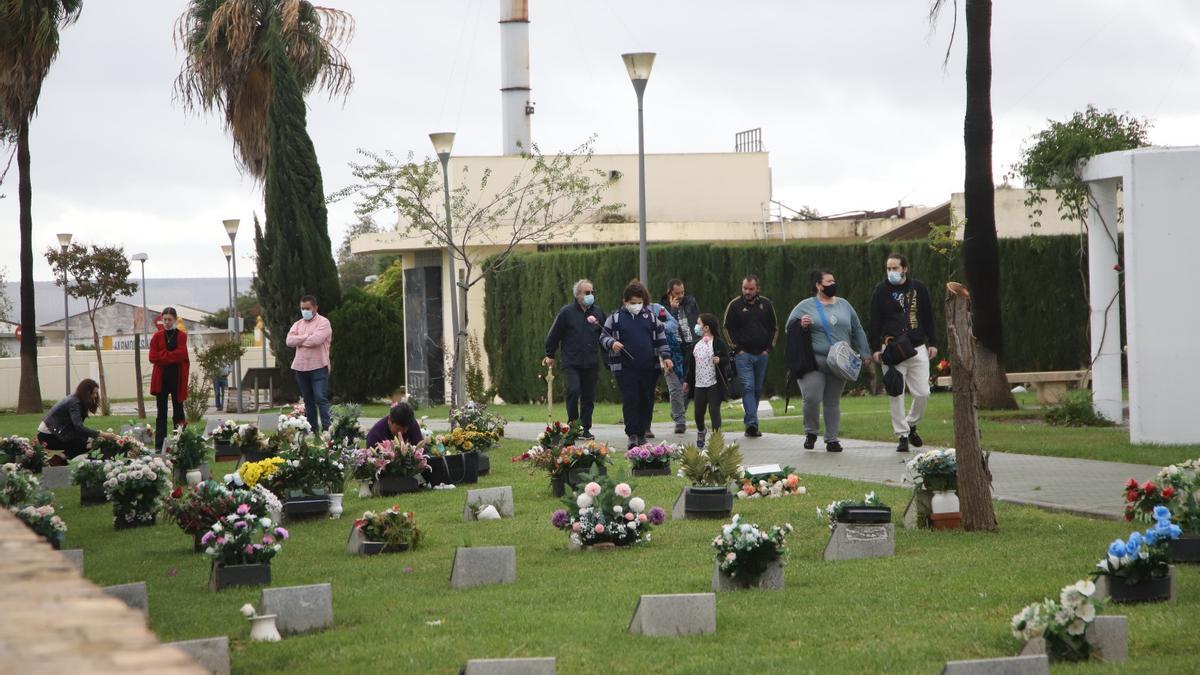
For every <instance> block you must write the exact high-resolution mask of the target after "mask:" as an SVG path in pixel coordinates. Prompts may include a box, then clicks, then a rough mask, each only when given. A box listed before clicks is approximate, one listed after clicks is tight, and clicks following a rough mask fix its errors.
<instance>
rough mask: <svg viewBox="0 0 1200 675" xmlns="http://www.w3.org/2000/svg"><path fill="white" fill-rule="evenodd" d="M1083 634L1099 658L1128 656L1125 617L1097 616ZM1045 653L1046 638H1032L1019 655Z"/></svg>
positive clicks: (1110, 659)
mask: <svg viewBox="0 0 1200 675" xmlns="http://www.w3.org/2000/svg"><path fill="white" fill-rule="evenodd" d="M1083 635H1084V638H1085V639H1086V640H1087V641H1088V644H1090V645H1091V646H1092V649H1093V650H1095V654H1096V658H1098V659H1099V660H1101V661H1111V662H1119V661H1124V660H1126V659H1128V658H1129V622H1128V621H1126V619H1125V617H1123V616H1098V617H1096V620H1095V621H1093V622H1092V623H1091V625H1089V626H1088V627H1087V632H1085V633H1084V634H1083ZM1045 653H1046V638H1034V639H1032V640H1030V641H1028V642H1026V643H1025V648H1024V649H1022V650H1021V656H1028V655H1031V654H1045Z"/></svg>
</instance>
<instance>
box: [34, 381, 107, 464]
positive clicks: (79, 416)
mask: <svg viewBox="0 0 1200 675" xmlns="http://www.w3.org/2000/svg"><path fill="white" fill-rule="evenodd" d="M99 407H100V385H99V384H97V383H96V381H95V380H93V379H91V378H88V379H85V380H83V381H82V382H80V383H79V386H78V387H75V393H74V394H71V395H70V396H68V397H66V398H64V399H63V400H61V401H59V402H58V403H55V404H54V407H53V408H50V412H48V413H46V416H45V417H44V418H43V419H42V423H41V424H39V425H38V435H37V437H38V442H40V443H41V444H42V445H43V446H45V447H46V449H47V450H62V451H63V453H64V454H66V456H67V459H71V458H72V457H76V456H78V455H82V454H84V453H85V452H87V449H88V441H90V440H91V439H93V438H97V437H99V438H112V439H115V438H116V437H117V435H116V434H114V433H110V432H108V431H97V430H95V429H89V428H88V427H86V426H84V424H83V421H84V420H86V419H87V416H88V414H91V413H95V412H96V409H97V408H99Z"/></svg>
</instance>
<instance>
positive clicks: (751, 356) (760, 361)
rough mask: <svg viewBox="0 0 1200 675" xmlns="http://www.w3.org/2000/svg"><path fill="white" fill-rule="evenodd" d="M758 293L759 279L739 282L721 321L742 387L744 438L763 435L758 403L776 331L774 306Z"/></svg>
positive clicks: (752, 276)
mask: <svg viewBox="0 0 1200 675" xmlns="http://www.w3.org/2000/svg"><path fill="white" fill-rule="evenodd" d="M758 291H759V287H758V277H756V276H754V275H753V274H751V275H749V276H747V277H746V278H745V279H742V295H741V296H740V297H737V298H734V299H733V300H730V301H729V304H728V305H727V306H726V307H725V320H724V321H722V324H723V325H724V326H725V337H726V338H727V342H728V343H729V348H730V349H732V350H733V351H734V354H735V356H734V358H733V365H734V367H735V368H736V369H737V375H738V379H739V380H740V381H741V384H742V422H743V423H744V424H745V425H746V435H747V436H762V434H761V433H759V431H758V402H759V400H760V399H761V398H762V391H763V382H764V381H765V380H766V379H767V356H768V355H769V354H770V353H771V348H772V347H774V346H775V335H776V333H777V332H778V331H777V329H776V321H775V307H774V306H773V305H771V301H770V300H768V299H766V298H764V297H762V296H761V295H759V294H758Z"/></svg>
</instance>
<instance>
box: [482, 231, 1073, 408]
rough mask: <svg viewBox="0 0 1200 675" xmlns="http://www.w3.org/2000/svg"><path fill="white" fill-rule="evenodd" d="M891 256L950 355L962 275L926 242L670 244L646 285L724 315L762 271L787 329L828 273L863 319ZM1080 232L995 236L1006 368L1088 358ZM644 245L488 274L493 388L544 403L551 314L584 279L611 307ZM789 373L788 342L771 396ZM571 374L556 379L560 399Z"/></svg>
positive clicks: (777, 355) (535, 257)
mask: <svg viewBox="0 0 1200 675" xmlns="http://www.w3.org/2000/svg"><path fill="white" fill-rule="evenodd" d="M892 251H895V252H898V253H901V254H903V255H904V256H905V257H906V258H907V259H908V262H909V269H910V271H911V273H912V275H913V276H914V277H916V278H917V279H920V280H921V281H923V282H924V283H925V285H926V286H928V287H929V289H930V293H931V295H932V298H933V313H934V320H935V322H936V324H937V328H938V340H937V343H936V344H937V346H938V347H939V348H941V349H942V351H943V352H945V351H946V349H945V347H946V341H945V320H944V311H943V309H944V305H943V299H944V296H945V291H944V290H943V289H944V288H945V283H946V282H947V281H948V280H950V279H951V278H955V279H960V280H961V279H962V278H963V275H962V274H961V272H959V271H957V270H955V269H954V268H953V266H954V265H955V264H956V263H953V262H951V261H950V260H948V259H947V258H946V257H945V256H941V255H939V254H937V253H935V252H934V251H932V250H931V249H930V247H929V243H928V242H927V241H925V240H915V241H905V242H890V243H851V244H808V243H804V242H794V243H786V244H784V243H778V242H774V243H769V244H768V243H754V244H719V245H718V244H701V243H693V244H673V245H665V246H652V247H651V248H650V250H649V252H648V257H649V260H648V268H649V270H650V279H649V280H648V282H649V288H650V292H651V295H652V296H653V297H654V299H657V298H658V297H659V296H660V295H661V294H662V293H663V291H664V290H665V287H666V283H667V280H668V279H670V278H672V277H676V276H678V277H680V278H682V279H683V280H684V282H685V283H686V284H687V292H688V294H690V295H693V296H695V297H696V299H697V301H698V302H699V303H700V309H701V311H704V312H712V313H713V314H716V315H717V317H718V318H720V317H721V315H722V314H723V313H724V311H725V306H726V304H727V303H728V302H729V300H731V299H732V298H734V297H735V296H736V295H737V294H738V292H739V289H740V282H741V277H742V276H743V275H746V274H757V275H758V276H759V278H760V280H761V283H762V293H763V295H764V296H766V297H768V298H770V299H771V301H772V302H773V303H774V304H775V309H776V312H777V313H778V315H779V322H780V328H781V330H782V328H783V323H784V322H785V321H786V319H787V315H788V314H789V313H790V312H791V311H792V308H793V307H794V306H795V305H796V303H797V302H799V301H800V300H802V299H804V298H806V297H809V296H810V295H811V294H812V292H811V289H810V287H809V283H808V278H809V273H810V272H811V271H812V270H813V269H814V268H816V267H823V268H828V269H831V270H833V272H834V273H835V274H836V275H837V279H838V293H839V295H841V296H842V297H845V298H846V299H848V300H849V301H850V302H851V304H853V305H854V307H855V309H857V310H858V312H859V316H860V317H861V318H862V320H863V322H864V323H868V322H869V321H870V319H869V317H868V310H869V305H868V303H869V299H870V295H871V292H872V291H873V290H874V288H875V285H876V284H878V283H879V282H880V281H882V280H883V277H884V261H885V260H886V257H887V254H888V253H890V252H892ZM1080 256H1081V253H1080V239H1079V237H1077V236H1061V237H1036V238H1034V237H1026V238H1022V239H1002V240H1000V259H1001V265H1002V268H1001V297H1002V299H1003V312H1004V320H1005V335H1004V340H1005V350H1006V354H1005V359H1006V366H1007V368H1008V370H1010V371H1014V372H1015V371H1042V370H1071V369H1075V368H1079V367H1080V366H1081V365H1082V364H1084V363H1086V362H1087V353H1088V337H1087V317H1088V303H1087V294H1086V293H1087V292H1086V289H1085V286H1084V281H1083V279H1084V276H1086V274H1084V275H1081V274H1080V269H1081V268H1080V265H1086V260H1085V259H1081V257H1080ZM636 270H637V247H635V246H619V247H611V248H602V249H587V250H583V249H574V250H558V251H547V252H540V253H525V254H520V255H516V256H513V257H512V258H511V259H510V261H509V264H507V265H505V266H504V267H503V268H502V269H500V270H496V271H494V272H492V273H490V274H489V275H488V277H487V285H486V297H485V312H486V325H487V330H486V332H485V335H484V345H485V348H486V349H487V353H488V354H489V355H490V358H489V360H488V361H489V369H490V375H491V378H492V385H493V386H494V387H496V389H497V391H498V393H499V395H500V396H501V397H502V398H504V399H505V400H506V401H510V402H514V403H516V402H522V401H537V400H541V399H542V398H543V397H544V395H545V392H546V385H545V381H544V380H541V379H539V378H538V374H539V373H541V372H543V369H541V368H540V367H539V366H538V363H539V362H540V360H541V357H542V355H543V344H544V341H545V337H546V331H547V330H548V329H549V327H550V322H551V321H552V320H553V318H554V313H555V311H556V310H557V309H558V308H559V307H561V306H562V305H564V304H566V303H568V302H570V301H571V285H572V284H573V283H574V282H575V281H576V280H577V279H579V278H582V277H587V278H589V279H591V280H592V282H593V283H594V284H595V287H596V303H597V305H598V306H600V307H601V308H602V309H603V310H605V311H611V310H612V309H613V308H614V307H616V305H617V303H618V301H619V299H620V295H621V291H622V289H623V288H624V287H625V284H626V283H627V282H628V281H629V279H630V278H631V277H633V276H635V275H636ZM785 371H786V366H785V364H784V359H783V338H782V333H781V335H780V341H779V342H778V343H777V344H776V351H775V352H774V353H773V354H772V356H771V359H770V363H769V366H768V369H767V385H766V389H767V394H768V395H770V394H777V393H780V394H781V393H782V389H783V387H782V385H783V379H784V375H785ZM564 379H565V378H561V377H560V378H557V379H556V380H555V386H556V387H557V388H558V391H559V392H560V393H558V394H556V395H555V398H556V399H558V398H560V397H561V395H562V394H561V391H562V389H561V386H562V384H563V381H564ZM597 397H598V399H599V400H606V401H615V400H619V397H618V395H617V390H616V386H615V384H614V382H613V378H612V377H611V376H608V375H601V377H600V381H599V383H598V387H597Z"/></svg>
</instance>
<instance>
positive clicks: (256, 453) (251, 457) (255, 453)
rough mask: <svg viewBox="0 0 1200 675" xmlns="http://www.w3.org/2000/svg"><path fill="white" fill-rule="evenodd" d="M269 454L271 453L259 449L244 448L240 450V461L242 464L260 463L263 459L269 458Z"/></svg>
mask: <svg viewBox="0 0 1200 675" xmlns="http://www.w3.org/2000/svg"><path fill="white" fill-rule="evenodd" d="M271 454H272V453H271V451H270V450H263V449H261V448H245V449H243V450H242V461H243V462H261V461H263V460H264V459H266V458H268V457H270V456H271Z"/></svg>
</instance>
